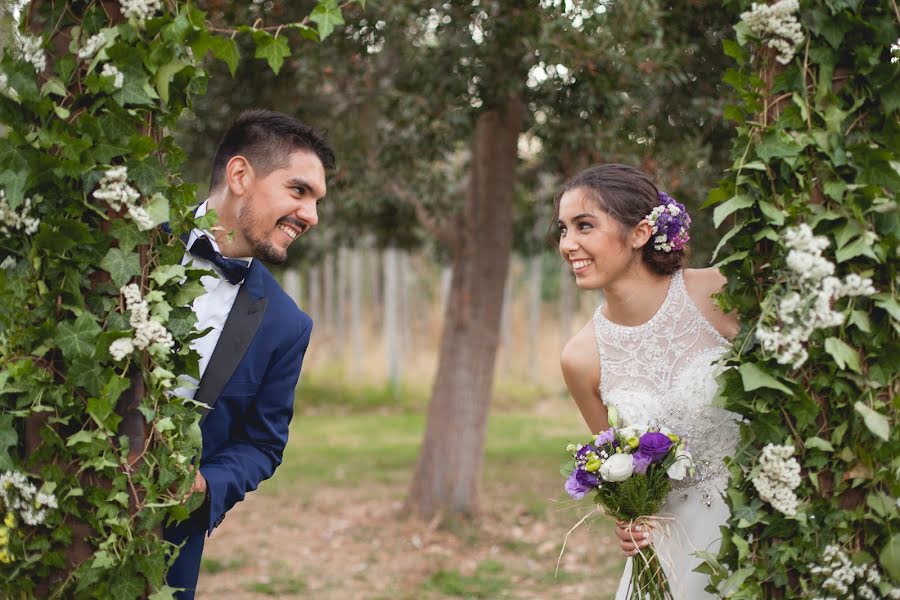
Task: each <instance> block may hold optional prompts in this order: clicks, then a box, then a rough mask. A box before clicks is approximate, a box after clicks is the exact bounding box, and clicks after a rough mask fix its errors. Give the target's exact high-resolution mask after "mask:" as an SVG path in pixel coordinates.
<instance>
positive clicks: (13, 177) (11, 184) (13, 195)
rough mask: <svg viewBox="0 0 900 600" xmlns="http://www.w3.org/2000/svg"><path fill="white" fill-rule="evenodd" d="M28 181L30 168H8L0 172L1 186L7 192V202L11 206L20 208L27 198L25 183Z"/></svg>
mask: <svg viewBox="0 0 900 600" xmlns="http://www.w3.org/2000/svg"><path fill="white" fill-rule="evenodd" d="M27 181H28V169H25V170H18V169H16V170H8V171H3V172H2V173H0V188H3V191H4V193H5V194H6V202H7V203H8V204H9V207H10V208H13V209H15V208H18V207H19V205H20V204H22V201H24V200H25V183H26V182H27Z"/></svg>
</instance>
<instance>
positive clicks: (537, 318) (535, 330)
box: [528, 254, 542, 381]
mask: <svg viewBox="0 0 900 600" xmlns="http://www.w3.org/2000/svg"><path fill="white" fill-rule="evenodd" d="M541 262H542V257H541V255H540V254H535V255H534V256H532V257H531V258H530V259H528V264H529V269H530V274H529V277H528V377H529V378H530V379H531V381H536V380H537V379H538V376H537V373H538V364H537V350H538V344H539V342H540V338H541V274H542V273H541Z"/></svg>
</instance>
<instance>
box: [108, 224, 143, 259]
mask: <svg viewBox="0 0 900 600" xmlns="http://www.w3.org/2000/svg"><path fill="white" fill-rule="evenodd" d="M109 232H110V233H111V234H112V236H113V237H114V238H116V239H117V240H119V248H120V249H121V250H122V252H131V251H132V250H134V249H135V248H136V247H137V246H140V245H141V244H147V243H148V242H149V241H150V238H149V237H148V236H147V234H146V233H144V232H143V231H141V230H140V229H138V228H137V225H135V224H134V221H131V220H127V219H116V220H115V221H113V222H112V225H110V228H109Z"/></svg>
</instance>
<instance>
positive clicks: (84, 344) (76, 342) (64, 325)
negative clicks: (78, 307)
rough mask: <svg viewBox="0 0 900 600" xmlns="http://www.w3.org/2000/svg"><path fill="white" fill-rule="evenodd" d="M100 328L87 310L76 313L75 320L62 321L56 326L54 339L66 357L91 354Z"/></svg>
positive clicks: (72, 357) (71, 357)
mask: <svg viewBox="0 0 900 600" xmlns="http://www.w3.org/2000/svg"><path fill="white" fill-rule="evenodd" d="M100 332H101V329H100V326H99V325H97V323H96V321H94V317H93V316H91V314H90V313H88V312H83V313H81V314H80V315H78V318H76V319H75V321H62V322H61V323H60V324H59V325H57V326H56V336H55V337H54V341H55V342H56V344H57V345H58V346H59V348H60V350H62V352H63V355H64V356H65V357H66V358H67V359H74V358H77V357H79V356H91V355H92V354H93V353H94V346H95V344H96V342H97V336H98V335H100Z"/></svg>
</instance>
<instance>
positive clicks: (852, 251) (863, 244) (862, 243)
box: [834, 235, 881, 263]
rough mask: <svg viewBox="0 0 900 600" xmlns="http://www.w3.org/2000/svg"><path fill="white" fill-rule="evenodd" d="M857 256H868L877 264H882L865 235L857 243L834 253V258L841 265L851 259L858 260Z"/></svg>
mask: <svg viewBox="0 0 900 600" xmlns="http://www.w3.org/2000/svg"><path fill="white" fill-rule="evenodd" d="M857 256H868V257H869V258H871V259H873V260H874V261H876V262H881V261H880V260H878V257H877V256H876V255H875V252H873V251H872V242H871V241H869V240H868V239H867V236H865V235H863V236H860V237H859V238H857V240H856V241H855V242H852V243H850V244H847V245H846V246H844V247H843V248H841V249H840V250H838V251H837V252H835V253H834V257H835V259H837V261H838V262H839V263H842V262H845V261H848V260H850V259H851V258H856V257H857Z"/></svg>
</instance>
